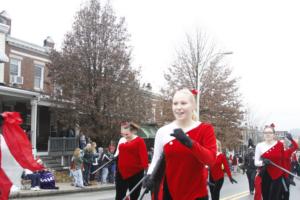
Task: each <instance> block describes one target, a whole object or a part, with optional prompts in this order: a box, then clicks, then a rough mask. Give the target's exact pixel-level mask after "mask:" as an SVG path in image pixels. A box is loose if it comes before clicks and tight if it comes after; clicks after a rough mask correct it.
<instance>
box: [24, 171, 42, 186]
mask: <svg viewBox="0 0 300 200" xmlns="http://www.w3.org/2000/svg"><path fill="white" fill-rule="evenodd" d="M21 178H22V179H24V180H30V181H31V188H30V190H34V191H37V190H40V185H41V182H40V179H41V175H40V173H39V172H32V171H30V170H29V169H24V171H23V173H22V177H21Z"/></svg>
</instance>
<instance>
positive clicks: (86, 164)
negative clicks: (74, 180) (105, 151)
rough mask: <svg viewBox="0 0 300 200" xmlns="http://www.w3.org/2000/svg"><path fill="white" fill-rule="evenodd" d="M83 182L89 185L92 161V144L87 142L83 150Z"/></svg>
mask: <svg viewBox="0 0 300 200" xmlns="http://www.w3.org/2000/svg"><path fill="white" fill-rule="evenodd" d="M83 152H84V153H83V168H84V171H83V184H84V185H85V186H88V185H90V183H89V180H90V175H91V166H92V162H93V149H92V145H91V144H90V143H88V144H87V145H86V147H85V148H84V151H83Z"/></svg>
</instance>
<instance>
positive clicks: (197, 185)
mask: <svg viewBox="0 0 300 200" xmlns="http://www.w3.org/2000/svg"><path fill="white" fill-rule="evenodd" d="M195 109H196V103H195V98H194V96H193V94H192V93H191V91H189V90H188V89H182V90H179V91H177V92H176V93H175V95H174V97H173V104H172V110H173V115H174V117H175V120H174V121H173V122H171V123H170V124H167V125H165V126H163V127H161V128H160V129H159V130H158V131H157V133H156V136H155V142H154V154H153V159H152V162H151V164H150V166H149V169H148V172H147V174H148V175H149V176H147V177H149V178H148V179H147V180H146V181H145V184H144V186H145V187H146V188H147V189H151V185H152V184H153V182H152V180H151V175H152V172H153V170H154V169H155V166H156V165H157V163H158V162H159V158H160V156H161V155H162V154H164V157H165V173H164V179H163V182H162V183H163V195H162V196H163V198H162V199H163V200H170V199H172V200H208V191H207V170H206V169H205V165H208V166H212V165H213V164H214V162H215V159H216V138H215V134H214V129H213V127H212V126H211V125H210V124H207V123H202V122H199V121H196V120H194V111H195Z"/></svg>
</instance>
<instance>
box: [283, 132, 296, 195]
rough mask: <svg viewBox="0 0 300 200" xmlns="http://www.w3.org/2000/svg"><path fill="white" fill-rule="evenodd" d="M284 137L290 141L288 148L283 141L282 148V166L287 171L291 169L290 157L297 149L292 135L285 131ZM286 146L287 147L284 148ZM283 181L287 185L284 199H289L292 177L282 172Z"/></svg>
mask: <svg viewBox="0 0 300 200" xmlns="http://www.w3.org/2000/svg"><path fill="white" fill-rule="evenodd" d="M285 136H286V138H287V139H288V140H289V141H290V142H291V146H290V147H289V148H288V145H286V143H285V145H284V146H285V149H284V160H283V162H284V168H285V169H286V170H288V171H291V158H292V154H293V153H294V152H295V151H296V150H297V149H298V144H297V143H296V142H295V141H294V140H293V137H292V135H291V134H290V133H287V134H286V135H285ZM286 147H287V148H286ZM284 178H285V183H286V186H287V191H285V192H284V194H283V196H284V198H283V199H284V200H289V199H290V183H291V181H293V179H292V178H293V177H289V174H287V173H284Z"/></svg>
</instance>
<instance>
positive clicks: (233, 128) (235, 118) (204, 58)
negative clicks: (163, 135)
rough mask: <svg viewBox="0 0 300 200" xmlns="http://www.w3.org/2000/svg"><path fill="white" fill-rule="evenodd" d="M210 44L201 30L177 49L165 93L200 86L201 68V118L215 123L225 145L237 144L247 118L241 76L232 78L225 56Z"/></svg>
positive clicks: (219, 136)
mask: <svg viewBox="0 0 300 200" xmlns="http://www.w3.org/2000/svg"><path fill="white" fill-rule="evenodd" d="M210 44H211V43H209V41H208V39H207V37H206V36H205V35H204V34H202V33H200V32H197V33H196V36H195V37H194V38H193V37H191V36H189V35H187V40H186V45H185V46H184V47H183V48H181V50H180V51H177V58H176V60H175V61H174V64H173V65H172V66H171V67H170V68H169V69H168V71H167V72H166V73H165V79H166V80H167V83H168V86H167V88H165V89H164V90H163V94H164V95H165V96H166V99H169V100H170V98H171V96H172V94H173V93H174V91H175V90H177V89H179V88H183V87H186V88H190V89H195V88H197V74H198V70H199V75H200V81H201V83H202V84H201V88H200V91H201V93H200V95H201V98H200V117H201V121H208V122H210V123H212V124H213V125H214V127H215V132H216V134H217V138H218V139H220V140H221V141H222V142H223V143H224V145H225V146H227V147H233V146H235V145H237V144H239V143H240V139H241V128H240V125H241V121H242V119H243V112H242V104H241V100H240V95H239V93H238V86H237V81H238V79H237V78H232V71H231V70H230V69H229V68H228V67H226V66H225V65H222V59H223V56H224V55H223V54H221V53H218V52H216V50H215V49H216V48H215V47H214V46H213V45H210ZM200 66H201V67H200ZM205 66H206V67H205ZM169 113H170V112H169ZM169 118H171V117H169ZM233 136H234V137H233ZM229 138H230V139H229Z"/></svg>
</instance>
